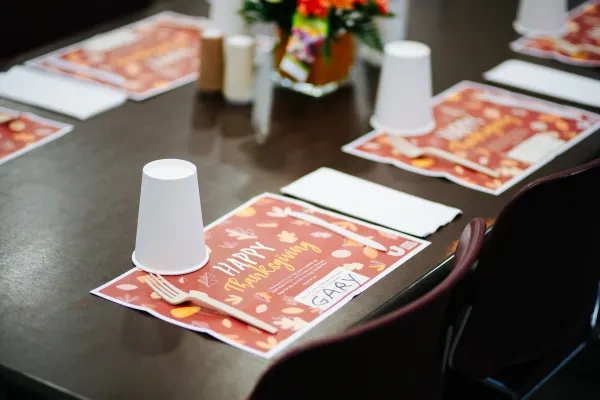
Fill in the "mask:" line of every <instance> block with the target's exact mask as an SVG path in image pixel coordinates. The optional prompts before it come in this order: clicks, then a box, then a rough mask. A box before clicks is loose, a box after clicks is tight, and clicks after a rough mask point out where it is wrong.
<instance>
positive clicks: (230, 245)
mask: <svg viewBox="0 0 600 400" xmlns="http://www.w3.org/2000/svg"><path fill="white" fill-rule="evenodd" d="M237 245H238V242H224V243H223V244H220V245H219V247H221V248H223V249H235V248H236V247H237Z"/></svg>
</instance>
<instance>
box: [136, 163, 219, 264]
mask: <svg viewBox="0 0 600 400" xmlns="http://www.w3.org/2000/svg"><path fill="white" fill-rule="evenodd" d="M131 258H132V260H133V263H134V264H135V266H136V267H138V268H140V269H142V270H144V271H147V272H154V273H157V274H161V275H181V274H187V273H190V272H193V271H196V270H198V269H200V268H202V267H203V266H204V265H206V263H207V262H208V253H207V249H206V243H205V242H204V225H203V223H202V210H201V208H200V192H199V190H198V177H197V172H196V166H195V165H194V164H192V163H190V162H188V161H183V160H172V159H168V160H157V161H153V162H151V163H148V164H146V165H145V166H144V169H143V175H142V189H141V194H140V209H139V214H138V226H137V236H136V241H135V251H134V252H133V255H132V257H131Z"/></svg>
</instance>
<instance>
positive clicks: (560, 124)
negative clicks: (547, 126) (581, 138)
mask: <svg viewBox="0 0 600 400" xmlns="http://www.w3.org/2000/svg"><path fill="white" fill-rule="evenodd" d="M554 125H555V126H556V128H557V129H558V130H559V131H563V132H564V131H568V130H569V124H568V122H566V121H563V120H562V119H559V120H557V121H555V122H554Z"/></svg>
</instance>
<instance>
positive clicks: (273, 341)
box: [256, 336, 277, 350]
mask: <svg viewBox="0 0 600 400" xmlns="http://www.w3.org/2000/svg"><path fill="white" fill-rule="evenodd" d="M256 345H257V346H258V347H261V348H263V349H266V350H271V349H272V348H273V347H275V346H277V339H275V337H274V336H269V337H267V341H266V342H263V341H262V340H259V341H257V342H256Z"/></svg>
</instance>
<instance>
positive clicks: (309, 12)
mask: <svg viewBox="0 0 600 400" xmlns="http://www.w3.org/2000/svg"><path fill="white" fill-rule="evenodd" d="M329 7H330V5H329V0H298V12H300V14H302V15H305V16H315V17H325V16H327V13H328V12H329Z"/></svg>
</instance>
